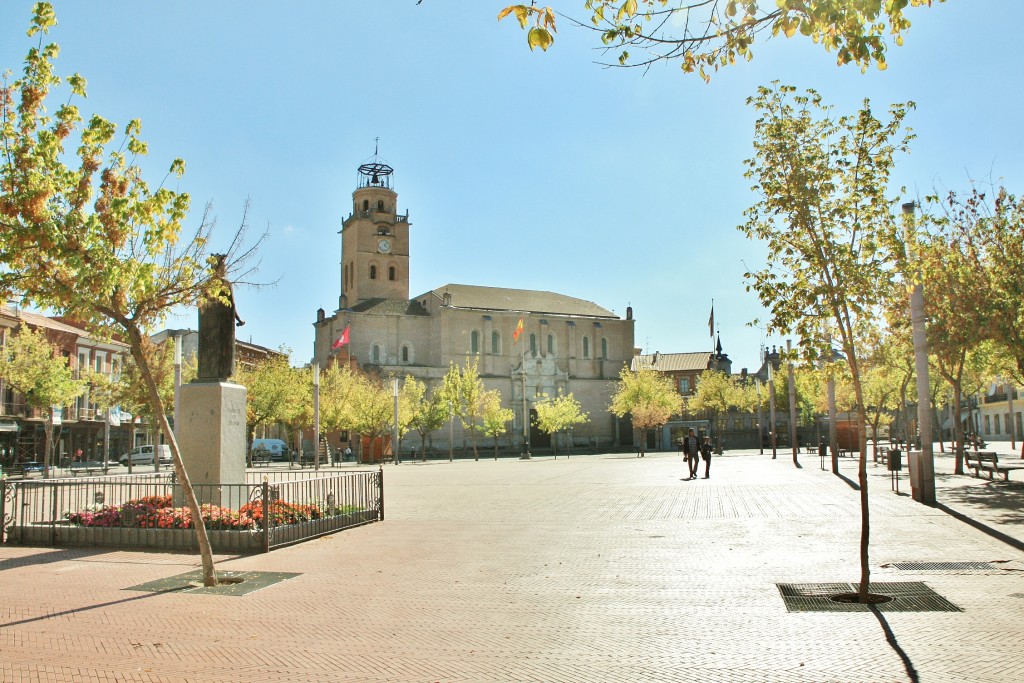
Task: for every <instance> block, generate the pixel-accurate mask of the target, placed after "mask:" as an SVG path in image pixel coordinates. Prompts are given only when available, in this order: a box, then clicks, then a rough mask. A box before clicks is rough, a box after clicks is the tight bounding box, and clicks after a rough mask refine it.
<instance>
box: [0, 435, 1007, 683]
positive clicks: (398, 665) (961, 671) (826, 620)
mask: <svg viewBox="0 0 1024 683" xmlns="http://www.w3.org/2000/svg"><path fill="white" fill-rule="evenodd" d="M1004 457H1006V456H1004ZM800 458H801V463H802V465H803V468H801V469H797V468H795V467H794V466H793V464H792V461H791V455H790V453H789V452H786V451H780V453H779V459H777V460H774V461H773V460H771V458H770V455H758V454H757V453H756V452H749V451H748V452H740V453H727V454H726V455H725V456H720V457H716V458H715V460H714V461H713V464H712V478H711V479H709V480H703V479H698V480H695V481H683V480H682V477H683V471H684V466H683V464H682V461H681V459H680V458H679V457H677V456H676V455H675V453H671V454H668V453H666V454H658V453H653V454H649V455H648V457H646V458H642V459H640V458H635V457H633V455H632V454H619V455H575V456H573V457H571V458H565V457H561V458H558V459H557V460H554V459H552V458H550V457H542V458H535V459H533V460H531V461H520V460H509V459H503V460H499V461H493V460H481V461H480V462H473V461H471V460H470V461H456V462H455V463H448V462H447V461H446V460H445V461H437V462H434V461H431V462H428V463H425V464H421V463H403V464H401V465H397V466H396V465H385V496H386V517H387V518H386V520H385V521H384V522H381V523H377V524H372V525H368V526H365V527H360V528H357V529H354V530H350V531H346V532H342V533H339V534H335V535H333V536H329V537H325V538H322V539H319V540H316V541H312V542H308V543H304V544H301V545H297V546H293V547H290V548H285V549H282V550H277V551H274V552H273V553H271V554H269V555H260V556H250V557H218V567H219V568H220V569H223V570H232V571H253V570H261V571H280V572H300V573H301V576H298V577H296V578H293V579H291V580H288V581H285V582H282V583H279V584H276V585H273V586H271V587H268V588H265V589H263V590H260V591H257V592H254V593H251V594H249V595H247V596H245V597H227V596H211V595H194V594H183V593H138V592H133V591H127V590H125V589H126V588H127V587H129V586H133V585H137V584H140V583H144V582H147V581H152V580H156V579H161V578H165V577H168V576H172V575H175V574H179V573H182V572H185V571H189V570H192V569H194V568H196V567H197V566H198V558H196V557H194V556H191V555H177V554H159V553H141V552H139V553H136V552H123V551H107V550H102V549H93V550H62V549H39V548H24V547H17V546H3V547H0V678H2V680H3V681H4V682H8V681H10V682H14V683H20V682H27V681H33V682H35V681H145V682H151V681H168V682H170V681H175V682H178V681H204V682H205V681H210V682H224V683H229V682H231V683H235V682H238V683H242V682H245V683H248V682H249V681H303V682H306V681H367V682H376V681H412V682H418V681H425V682H430V681H446V682H447V681H481V682H492V681H494V682H498V681H515V682H519V681H524V682H525V681H537V682H545V683H546V682H562V681H565V682H570V681H571V682H575V681H596V682H609V681H627V682H632V681H636V682H646V681H730V682H732V681H766V682H774V681H781V682H788V681H793V682H805V681H807V682H810V681H813V682H822V681H836V682H846V681H878V682H886V683H888V682H892V681H915V680H919V681H928V682H932V681H978V682H982V683H985V682H990V681H991V682H995V681H1006V682H1010V681H1012V682H1017V681H1021V680H1024V654H1022V649H1021V642H1022V636H1024V550H1022V549H1024V483H1021V482H1012V481H1011V482H1010V483H1009V484H1007V483H1004V482H988V481H987V480H981V479H974V478H972V477H968V476H954V475H951V474H950V473H949V472H950V471H951V470H952V461H951V458H949V457H947V456H943V455H940V456H939V457H938V459H937V464H936V470H937V472H938V475H937V479H938V483H937V490H938V496H939V500H940V503H941V505H940V506H939V507H937V508H928V507H925V506H922V505H919V504H917V503H915V502H914V501H913V500H912V499H911V498H910V496H909V495H906V494H907V493H909V489H910V485H909V481H907V479H906V475H905V473H904V476H903V479H902V481H901V483H900V491H901V494H902V495H897V494H896V493H894V492H892V491H891V490H890V483H889V475H888V473H887V472H886V471H885V468H884V467H882V466H874V465H873V464H871V463H869V465H868V470H869V475H870V485H869V491H870V496H871V515H872V533H871V567H872V579H873V580H874V581H878V582H891V581H924V582H925V583H927V585H928V586H930V587H931V588H932V589H934V590H935V591H936V592H938V593H939V594H940V595H942V596H944V597H945V598H947V599H948V600H950V601H952V602H953V603H955V604H956V605H958V606H959V607H961V608H962V609H963V611H962V612H955V613H950V612H912V613H885V614H881V613H872V612H861V613H813V612H799V613H798V612H793V613H790V612H787V611H786V609H785V606H784V604H783V601H782V599H781V597H780V596H779V592H778V590H777V588H776V584H777V583H819V582H820V583H828V582H856V581H858V579H859V560H858V541H859V535H860V509H859V501H858V496H859V493H858V491H856V490H854V488H852V487H851V485H850V483H849V482H853V481H855V480H856V470H855V462H854V461H853V460H849V459H844V460H843V461H842V463H841V465H842V470H843V474H844V476H845V477H846V478H847V479H848V480H849V481H847V480H844V479H843V478H839V477H836V476H834V475H832V474H831V473H830V472H823V471H821V470H820V469H819V460H818V458H817V456H812V455H803V454H801V456H800ZM701 471H702V472H703V467H702V468H701ZM1011 478H1019V479H1022V480H1024V472H1015V473H1013V474H1012V475H1011ZM908 561H914V562H992V563H994V564H993V567H994V568H993V569H990V570H985V571H906V570H900V569H897V568H895V567H893V566H892V564H893V563H895V562H908Z"/></svg>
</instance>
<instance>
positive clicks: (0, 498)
mask: <svg viewBox="0 0 1024 683" xmlns="http://www.w3.org/2000/svg"><path fill="white" fill-rule="evenodd" d="M6 531H7V479H6V478H4V477H0V545H3V544H4V535H5V533H6Z"/></svg>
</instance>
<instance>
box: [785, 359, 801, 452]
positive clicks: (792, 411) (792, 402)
mask: <svg viewBox="0 0 1024 683" xmlns="http://www.w3.org/2000/svg"><path fill="white" fill-rule="evenodd" d="M790 348H791V346H790V341H789V340H788V339H787V340H786V350H787V351H789V350H790ZM788 372H789V438H790V441H792V443H791V444H790V446H792V448H793V464H794V465H796V466H797V467H800V460H799V459H798V458H797V456H798V455H799V453H800V444H799V443H797V438H796V382H795V381H794V379H795V378H794V377H793V361H789V370H788Z"/></svg>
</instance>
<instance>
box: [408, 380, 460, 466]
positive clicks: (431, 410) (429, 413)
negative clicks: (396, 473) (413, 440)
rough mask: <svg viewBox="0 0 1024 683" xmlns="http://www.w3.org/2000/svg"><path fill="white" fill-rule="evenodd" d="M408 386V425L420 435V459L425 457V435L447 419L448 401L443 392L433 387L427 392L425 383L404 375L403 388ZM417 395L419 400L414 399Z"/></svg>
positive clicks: (441, 425) (436, 428)
mask: <svg viewBox="0 0 1024 683" xmlns="http://www.w3.org/2000/svg"><path fill="white" fill-rule="evenodd" d="M406 388H408V392H409V396H410V405H411V406H412V411H413V412H412V415H411V416H410V419H409V426H410V427H411V428H412V429H415V430H416V432H417V433H418V434H419V435H420V459H421V460H424V461H425V460H426V459H427V436H428V435H429V434H430V433H431V432H434V431H437V430H438V429H440V428H441V427H443V426H444V423H445V421H446V420H447V419H448V416H449V410H448V402H447V400H446V399H445V396H444V392H443V391H441V390H440V388H435V389H433V390H432V391H430V392H429V393H428V392H427V387H426V385H425V384H424V383H423V382H421V381H419V380H418V379H416V378H415V377H406V378H405V386H404V387H403V390H406ZM416 396H419V400H418V401H416V400H414V399H415V397H416Z"/></svg>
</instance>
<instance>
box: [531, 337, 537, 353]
mask: <svg viewBox="0 0 1024 683" xmlns="http://www.w3.org/2000/svg"><path fill="white" fill-rule="evenodd" d="M530 355H531V356H536V355H537V335H535V334H534V333H532V332H531V333H530Z"/></svg>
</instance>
